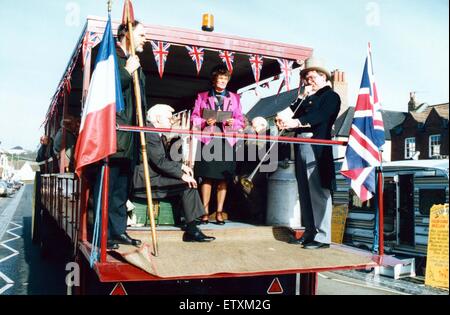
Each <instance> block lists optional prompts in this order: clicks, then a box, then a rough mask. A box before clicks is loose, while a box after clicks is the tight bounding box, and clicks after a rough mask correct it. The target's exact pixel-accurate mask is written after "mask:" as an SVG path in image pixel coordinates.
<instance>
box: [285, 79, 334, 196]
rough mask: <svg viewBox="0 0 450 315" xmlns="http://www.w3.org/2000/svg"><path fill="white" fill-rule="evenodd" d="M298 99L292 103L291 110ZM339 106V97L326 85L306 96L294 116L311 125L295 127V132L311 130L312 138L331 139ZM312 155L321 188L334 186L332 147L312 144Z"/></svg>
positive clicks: (304, 123) (295, 105)
mask: <svg viewBox="0 0 450 315" xmlns="http://www.w3.org/2000/svg"><path fill="white" fill-rule="evenodd" d="M298 104H299V101H297V102H295V103H294V104H293V105H292V107H291V108H292V111H294V112H295V108H296V107H297V105H298ZM340 108H341V99H340V97H339V95H338V94H337V93H336V92H334V91H333V90H332V89H331V87H329V86H326V87H323V88H322V89H320V90H319V91H317V92H316V93H315V94H313V95H311V96H308V97H307V98H306V99H305V101H304V102H303V103H302V104H301V106H300V108H299V109H298V111H297V112H296V113H295V115H294V118H297V119H299V120H300V122H301V123H302V124H303V125H307V124H309V125H311V128H297V129H295V131H296V133H297V134H299V133H305V132H311V133H312V139H324V140H331V130H332V128H333V124H334V122H335V120H336V117H337V115H338V114H339V110H340ZM313 151H314V156H315V159H316V161H317V164H318V166H319V172H320V178H321V184H322V187H323V188H328V189H334V188H335V169H334V160H333V149H332V147H331V146H321V145H314V146H313Z"/></svg>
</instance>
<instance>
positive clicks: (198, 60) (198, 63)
mask: <svg viewBox="0 0 450 315" xmlns="http://www.w3.org/2000/svg"><path fill="white" fill-rule="evenodd" d="M186 48H187V50H188V51H189V56H191V58H192V60H193V61H194V62H195V67H196V69H197V75H199V73H200V70H201V69H202V65H203V57H204V56H205V52H204V49H203V48H199V47H196V46H192V47H191V46H186Z"/></svg>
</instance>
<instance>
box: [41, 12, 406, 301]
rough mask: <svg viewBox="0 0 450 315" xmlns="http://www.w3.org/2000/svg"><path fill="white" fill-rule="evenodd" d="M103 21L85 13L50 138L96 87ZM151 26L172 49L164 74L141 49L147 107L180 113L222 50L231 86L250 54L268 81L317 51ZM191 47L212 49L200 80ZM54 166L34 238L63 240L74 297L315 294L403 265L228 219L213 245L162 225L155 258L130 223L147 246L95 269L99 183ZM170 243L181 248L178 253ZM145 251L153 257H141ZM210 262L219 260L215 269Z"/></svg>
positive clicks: (103, 260)
mask: <svg viewBox="0 0 450 315" xmlns="http://www.w3.org/2000/svg"><path fill="white" fill-rule="evenodd" d="M105 25H106V20H105V19H101V18H95V17H89V18H88V20H87V23H86V26H85V29H84V31H83V33H82V35H81V37H80V39H79V41H78V43H77V45H76V48H75V50H74V53H73V55H72V57H71V58H70V62H69V64H68V66H67V69H66V71H65V73H64V75H63V77H62V79H61V81H60V84H59V85H58V88H57V91H56V93H55V95H54V97H53V99H52V102H51V104H50V107H49V110H48V113H47V116H46V120H45V129H46V134H47V135H50V136H51V135H54V134H55V133H56V130H57V126H58V125H59V121H60V120H61V119H62V118H64V117H65V115H67V114H71V115H77V114H78V115H79V114H80V113H81V106H82V105H81V104H84V100H85V99H86V96H87V91H88V88H89V80H90V76H91V72H92V71H91V70H92V69H91V68H92V60H93V59H92V58H94V56H95V54H96V48H95V43H97V44H98V42H99V41H98V38H101V36H102V34H103V32H104V28H105ZM144 25H145V32H146V38H147V40H155V41H158V40H159V41H164V42H169V43H171V45H172V46H171V48H170V54H169V59H168V60H169V61H168V62H167V64H166V69H165V74H164V77H163V78H162V79H160V77H159V73H158V70H157V68H156V64H155V63H154V61H152V59H153V53H152V51H151V47H148V46H145V48H144V53H143V54H142V56H141V64H142V67H143V70H144V73H145V75H146V77H147V82H148V83H149V84H148V85H147V90H146V91H145V94H146V96H147V98H148V99H149V106H151V105H153V104H156V103H161V102H162V103H168V104H170V105H171V106H173V107H174V108H175V109H176V110H183V109H187V108H191V107H192V105H193V103H194V100H195V96H196V94H197V93H198V92H200V91H203V90H207V89H208V88H209V84H210V83H209V73H210V71H211V69H212V68H213V67H214V66H215V65H217V64H219V63H221V59H220V58H219V57H218V51H222V50H227V51H232V52H234V53H235V61H234V71H233V77H232V79H231V81H230V84H229V87H230V89H231V90H234V91H236V90H238V89H240V88H242V87H245V86H248V85H250V84H252V83H254V78H253V74H252V70H251V66H250V63H249V62H248V56H249V55H255V54H258V55H261V56H263V57H264V67H263V69H262V72H261V80H264V79H267V78H270V77H273V76H276V75H278V74H280V66H279V63H278V62H277V58H281V59H286V60H291V61H296V60H305V59H307V58H308V57H309V56H311V54H312V49H311V48H307V47H302V46H298V45H287V44H281V43H275V42H268V41H262V40H255V39H248V38H241V37H236V36H229V35H222V34H216V33H205V32H199V31H193V30H186V29H179V28H171V27H161V26H151V25H146V24H144ZM117 27H118V23H117V22H113V30H114V32H115V30H117ZM185 45H192V46H197V47H203V48H205V59H204V64H203V67H202V71H201V72H200V74H199V75H198V76H197V75H196V73H195V67H194V65H193V64H192V60H191V59H190V57H189V56H188V55H187V53H186V49H185V47H184V46H185ZM89 46H91V47H92V50H89ZM51 163H53V164H54V163H56V161H53V162H50V163H45V165H43V172H42V174H41V175H40V178H39V180H38V183H39V184H38V185H37V188H36V196H37V198H36V207H35V222H36V224H34V225H33V226H34V227H35V228H36V230H35V232H36V231H39V233H37V232H36V233H34V234H33V235H34V237H35V239H37V240H38V241H39V242H40V244H41V246H42V249H43V253H45V254H51V253H52V251H58V250H59V251H61V249H57V248H55V246H54V245H55V244H53V243H54V240H55V238H56V239H57V238H63V239H65V240H66V242H65V244H66V245H65V247H64V251H66V252H69V253H71V255H70V256H71V259H73V260H75V262H77V266H79V268H80V269H79V271H80V275H81V277H80V283H78V285H76V286H75V287H74V290H73V291H72V292H73V293H78V294H120V293H122V294H124V293H128V294H226V293H229V294H271V293H273V294H289V295H294V294H316V292H317V274H318V273H319V272H324V271H331V270H349V269H371V268H373V267H375V266H377V265H380V264H383V265H388V264H396V263H398V261H394V260H392V258H391V257H389V256H384V253H383V248H382V246H381V249H380V252H379V255H378V254H373V253H371V252H367V251H362V250H358V249H354V248H351V247H348V246H344V245H339V244H333V245H332V246H331V248H330V249H323V250H322V249H321V250H317V251H308V250H305V249H302V248H300V246H298V245H294V244H289V243H288V238H289V237H290V236H294V237H295V238H299V237H300V236H301V235H302V230H290V229H287V228H283V227H267V226H255V225H251V224H244V223H240V222H229V223H227V225H226V226H224V227H220V228H217V229H208V228H206V230H207V232H208V233H210V234H212V235H216V236H217V240H216V241H215V242H212V243H211V244H187V243H183V242H182V241H181V231H180V229H178V228H175V227H172V228H167V227H158V228H157V234H158V240H159V242H160V246H161V248H160V254H159V256H158V257H153V256H152V254H151V241H150V239H149V237H150V231H149V230H146V229H141V230H135V229H134V230H132V229H130V230H129V231H128V232H129V233H130V234H132V235H135V236H136V237H138V238H142V239H144V240H145V242H144V245H143V246H142V247H141V248H140V249H135V248H127V246H121V247H120V249H119V250H118V251H108V252H107V251H106V248H102V255H101V257H100V261H98V262H96V263H95V264H94V265H93V268H91V267H90V264H89V261H90V257H91V251H92V244H91V242H90V235H89V233H90V232H89V224H88V221H89V216H90V215H91V212H92V211H91V210H88V209H92V206H91V205H90V204H89V196H90V193H91V190H92V184H91V183H89V182H87V181H86V180H85V179H84V178H83V179H81V180H80V179H79V178H78V177H77V176H76V175H75V174H73V173H70V172H67V169H66V166H65V165H63V164H62V163H63V162H59V164H58V165H51ZM55 170H56V172H55ZM58 170H59V172H58ZM52 171H53V172H52ZM380 192H381V193H382V188H381V187H380ZM262 197H264V196H262ZM380 198H382V194H381V196H380ZM105 211H107V209H104V208H103V209H102V212H105ZM103 232H105V231H103ZM381 234H382V232H381ZM55 235H58V236H55ZM61 235H63V236H62V237H61ZM103 235H105V234H103ZM67 244H69V245H67ZM381 244H382V243H381ZM173 248H179V249H180V250H179V251H174V250H171V249H173ZM255 250H256V251H255ZM127 251H128V252H127ZM130 257H133V258H132V259H131V258H130ZM136 257H137V258H136ZM143 257H144V258H145V259H147V260H146V261H144V262H142V260H145V259H144V258H143ZM136 260H138V262H136ZM139 260H140V261H139ZM211 261H213V262H214V263H211V264H210V265H209V266H208V262H211ZM164 262H172V263H171V265H172V269H170V268H169V269H167V270H164V272H161V269H164V268H160V267H158V266H166V264H164ZM173 262H175V263H173ZM227 262H228V265H227ZM196 263H198V264H199V265H202V266H206V267H205V270H199V269H198V268H195V267H196ZM243 266H247V267H243ZM188 267H189V268H188ZM152 268H153V269H152ZM245 268H247V269H245Z"/></svg>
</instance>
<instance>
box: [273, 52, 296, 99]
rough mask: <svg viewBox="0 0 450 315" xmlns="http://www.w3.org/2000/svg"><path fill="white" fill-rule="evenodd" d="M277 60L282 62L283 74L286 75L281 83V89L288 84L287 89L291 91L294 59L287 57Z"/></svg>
mask: <svg viewBox="0 0 450 315" xmlns="http://www.w3.org/2000/svg"><path fill="white" fill-rule="evenodd" d="M277 61H278V63H279V64H280V69H281V75H282V76H283V77H284V79H283V82H282V83H281V87H280V90H281V88H282V87H283V86H286V91H290V90H291V86H290V80H291V73H292V66H293V65H294V61H289V60H286V59H277Z"/></svg>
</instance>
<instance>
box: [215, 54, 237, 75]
mask: <svg viewBox="0 0 450 315" xmlns="http://www.w3.org/2000/svg"><path fill="white" fill-rule="evenodd" d="M219 57H220V58H221V59H222V61H223V62H224V63H225V64H226V65H227V68H228V71H230V73H233V62H234V53H232V52H230V51H226V50H224V51H219Z"/></svg>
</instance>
